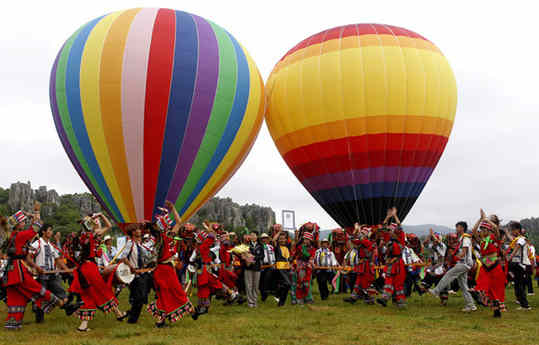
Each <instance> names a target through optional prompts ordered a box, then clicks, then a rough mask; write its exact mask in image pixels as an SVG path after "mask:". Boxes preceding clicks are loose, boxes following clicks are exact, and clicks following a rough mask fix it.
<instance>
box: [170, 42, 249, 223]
mask: <svg viewBox="0 0 539 345" xmlns="http://www.w3.org/2000/svg"><path fill="white" fill-rule="evenodd" d="M227 35H228V37H229V38H230V40H231V41H232V44H233V45H234V49H235V51H236V61H237V64H238V72H237V73H238V77H237V81H236V94H235V95H234V104H233V105H232V110H231V111H230V117H229V118H228V122H227V125H226V128H225V131H224V133H223V136H222V137H221V140H220V141H219V144H218V145H217V149H216V150H215V153H214V155H213V157H212V159H211V161H210V163H209V164H208V166H207V167H206V170H204V173H203V174H202V176H201V178H200V180H199V181H198V183H197V185H196V187H195V189H194V190H193V192H192V193H191V194H190V195H189V198H188V199H187V200H186V202H185V204H184V205H183V207H182V209H181V210H180V214H183V213H185V211H186V210H187V209H188V208H189V206H191V204H192V203H193V201H194V200H195V198H196V197H197V196H198V194H199V193H200V191H201V190H202V188H204V186H205V185H206V183H207V182H208V180H209V179H210V178H211V176H212V175H213V173H214V172H215V170H217V167H219V164H221V162H222V160H223V158H224V157H225V155H226V153H227V152H228V149H229V148H230V145H232V143H233V142H234V138H235V137H236V134H237V133H238V130H239V128H240V126H241V123H242V121H243V117H244V116H245V109H246V108H247V102H248V100H249V92H250V74H249V65H248V63H247V58H246V57H245V54H244V53H243V49H242V48H241V46H240V45H239V43H238V42H237V41H236V39H235V38H234V37H232V35H230V34H229V33H228V32H227Z"/></svg>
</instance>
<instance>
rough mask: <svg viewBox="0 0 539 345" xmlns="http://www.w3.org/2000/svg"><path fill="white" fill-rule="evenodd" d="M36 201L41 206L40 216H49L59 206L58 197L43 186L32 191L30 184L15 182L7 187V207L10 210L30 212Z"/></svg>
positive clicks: (53, 191)
mask: <svg viewBox="0 0 539 345" xmlns="http://www.w3.org/2000/svg"><path fill="white" fill-rule="evenodd" d="M36 201H39V202H40V203H41V205H42V206H41V213H42V215H44V216H50V215H51V214H52V212H53V210H54V208H55V206H59V205H60V196H59V195H58V193H57V192H56V191H55V190H54V189H52V190H47V187H45V186H41V187H39V188H38V189H36V190H34V189H32V185H31V183H30V182H28V183H21V182H17V183H13V184H12V185H11V186H10V187H9V199H8V205H9V207H10V208H11V210H25V211H31V210H32V209H33V207H34V203H35V202H36Z"/></svg>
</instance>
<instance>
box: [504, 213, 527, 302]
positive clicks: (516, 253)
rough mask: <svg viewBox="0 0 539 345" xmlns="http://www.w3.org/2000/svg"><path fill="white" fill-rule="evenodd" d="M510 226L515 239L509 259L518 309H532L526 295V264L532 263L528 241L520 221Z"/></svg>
mask: <svg viewBox="0 0 539 345" xmlns="http://www.w3.org/2000/svg"><path fill="white" fill-rule="evenodd" d="M510 228H511V235H512V237H513V238H514V239H513V241H511V245H510V248H511V255H510V256H509V259H508V260H507V261H509V271H510V272H511V273H512V274H513V276H514V281H515V285H514V287H515V297H516V298H517V301H518V303H519V304H520V307H519V308H518V310H530V309H531V308H530V306H529V304H528V297H527V296H526V279H527V273H526V266H528V265H530V264H531V263H530V258H529V257H528V241H526V238H525V237H524V236H522V226H521V225H520V223H519V222H511V224H510Z"/></svg>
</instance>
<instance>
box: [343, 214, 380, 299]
mask: <svg viewBox="0 0 539 345" xmlns="http://www.w3.org/2000/svg"><path fill="white" fill-rule="evenodd" d="M369 237H370V229H369V228H366V227H363V228H360V226H359V224H358V223H356V224H355V231H354V238H353V239H352V243H353V244H354V245H355V246H356V248H357V255H358V259H357V261H356V264H355V265H354V267H353V270H354V272H355V273H356V280H355V283H354V288H353V290H352V294H351V295H350V297H348V298H345V299H344V301H345V302H349V303H355V302H356V301H358V300H359V299H364V300H365V302H366V303H367V304H374V296H375V295H376V289H375V288H374V287H373V283H374V279H375V271H374V269H375V268H374V262H375V255H376V250H375V249H376V244H375V242H373V241H371V240H370V239H369Z"/></svg>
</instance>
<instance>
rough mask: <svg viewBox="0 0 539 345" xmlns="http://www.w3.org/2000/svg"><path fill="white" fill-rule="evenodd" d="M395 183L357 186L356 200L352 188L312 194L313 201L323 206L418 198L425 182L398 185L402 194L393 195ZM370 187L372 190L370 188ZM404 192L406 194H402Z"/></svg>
mask: <svg viewBox="0 0 539 345" xmlns="http://www.w3.org/2000/svg"><path fill="white" fill-rule="evenodd" d="M396 184H397V183H396V182H378V183H370V184H358V185H356V186H355V187H356V190H357V189H359V190H361V198H360V199H357V198H356V196H355V195H354V189H353V187H352V186H346V187H339V188H332V189H325V190H319V191H317V192H314V193H312V194H313V196H314V197H315V199H317V200H322V203H323V204H333V203H339V202H343V201H354V200H364V199H373V198H383V197H387V198H393V197H395V198H413V197H418V196H419V193H420V192H421V190H422V189H423V187H424V186H425V182H413V183H399V186H400V187H405V188H403V189H401V191H402V192H399V191H397V193H396V194H394V193H395V186H396ZM370 187H372V188H370ZM404 191H406V193H404Z"/></svg>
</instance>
